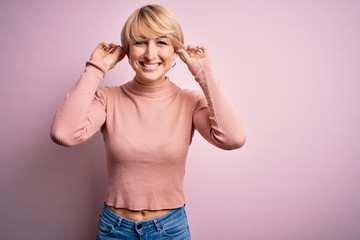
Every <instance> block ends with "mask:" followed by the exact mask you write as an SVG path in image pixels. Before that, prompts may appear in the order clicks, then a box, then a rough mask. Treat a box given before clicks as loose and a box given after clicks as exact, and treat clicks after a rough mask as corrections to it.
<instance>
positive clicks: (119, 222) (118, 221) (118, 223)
mask: <svg viewBox="0 0 360 240" xmlns="http://www.w3.org/2000/svg"><path fill="white" fill-rule="evenodd" d="M122 220H123V218H121V217H119V218H118V220H117V223H116V226H117V227H118V228H120V225H121V221H122Z"/></svg>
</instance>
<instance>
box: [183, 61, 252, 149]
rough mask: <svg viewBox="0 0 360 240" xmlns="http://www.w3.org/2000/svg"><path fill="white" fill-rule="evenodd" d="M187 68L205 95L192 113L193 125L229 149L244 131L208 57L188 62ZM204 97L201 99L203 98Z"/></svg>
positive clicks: (241, 139) (242, 138)
mask: <svg viewBox="0 0 360 240" xmlns="http://www.w3.org/2000/svg"><path fill="white" fill-rule="evenodd" d="M189 70H190V72H191V73H192V75H193V76H194V77H195V80H196V81H197V82H198V83H199V85H200V87H201V89H202V90H203V92H204V94H205V98H206V103H203V104H201V105H202V107H200V108H199V109H198V110H197V111H196V112H195V113H194V117H193V123H194V126H195V129H197V130H198V131H199V133H200V134H201V135H202V136H203V137H204V138H205V139H206V140H207V141H209V142H210V143H212V144H214V145H215V146H217V147H219V148H222V149H225V150H231V149H236V148H240V147H241V146H243V145H244V143H245V134H244V130H243V125H242V123H241V120H240V116H239V114H238V112H237V111H236V110H235V108H234V107H233V106H232V104H231V103H230V102H229V100H228V99H227V98H226V96H225V95H224V93H223V91H222V89H221V87H220V84H219V82H218V81H217V79H216V78H215V74H214V72H213V71H212V67H211V63H210V60H209V59H208V58H203V59H199V60H197V61H194V62H193V63H191V64H190V66H189ZM204 101H205V100H204Z"/></svg>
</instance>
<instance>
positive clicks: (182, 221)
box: [97, 204, 191, 240]
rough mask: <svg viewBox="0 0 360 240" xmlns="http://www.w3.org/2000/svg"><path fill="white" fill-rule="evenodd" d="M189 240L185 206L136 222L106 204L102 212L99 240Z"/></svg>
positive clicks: (99, 224)
mask: <svg viewBox="0 0 360 240" xmlns="http://www.w3.org/2000/svg"><path fill="white" fill-rule="evenodd" d="M116 239H126V240H143V239H146V240H151V239H156V240H166V239H173V240H189V239H191V237H190V230H189V225H188V221H187V217H186V212H185V206H184V207H181V208H177V209H174V210H172V211H170V212H168V213H166V214H165V215H163V216H161V217H159V218H155V219H152V220H146V221H145V220H144V221H138V222H134V221H131V220H128V219H126V218H123V217H121V216H119V215H117V214H116V213H114V212H112V211H111V210H110V209H109V208H108V207H107V206H106V204H104V208H103V210H102V212H101V214H100V219H99V223H98V233H97V240H116Z"/></svg>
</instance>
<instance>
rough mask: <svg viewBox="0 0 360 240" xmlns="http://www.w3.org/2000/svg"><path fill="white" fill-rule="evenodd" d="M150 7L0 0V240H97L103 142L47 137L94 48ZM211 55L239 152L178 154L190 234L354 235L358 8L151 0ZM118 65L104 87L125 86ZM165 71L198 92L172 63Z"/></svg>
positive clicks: (340, 1) (213, 238) (358, 187)
mask: <svg viewBox="0 0 360 240" xmlns="http://www.w3.org/2000/svg"><path fill="white" fill-rule="evenodd" d="M146 3H148V2H147V1H133V0H132V1H130V0H128V1H115V0H109V1H85V0H78V1H73V0H62V1H43V0H29V1H21V0H7V1H1V2H0V26H1V37H0V39H1V40H0V41H1V45H0V48H1V51H0V52H1V64H0V68H1V71H0V72H1V75H2V76H1V88H0V91H1V95H0V96H1V101H0V107H1V109H0V110H1V117H0V119H1V125H0V132H1V136H2V138H1V140H0V141H1V145H0V239H6V240H9V239H16V240H18V239H37V240H39V239H59V240H60V239H61V240H63V239H79V240H89V239H95V233H96V225H97V220H98V219H97V218H98V214H99V211H100V208H101V206H102V203H103V197H104V191H105V185H106V179H105V161H104V150H103V142H102V139H101V135H100V134H97V135H96V136H95V137H94V138H93V139H91V140H90V141H89V142H87V143H85V144H83V145H80V146H77V147H74V148H64V147H60V146H57V145H55V144H53V143H52V142H51V141H50V138H49V128H50V123H51V120H52V116H53V115H54V113H55V111H56V108H57V106H58V104H59V102H60V101H61V100H62V99H63V97H64V96H65V93H66V92H67V90H68V89H69V88H70V87H71V86H72V85H73V84H74V83H75V81H76V80H77V79H78V77H79V76H80V74H81V72H82V70H83V68H84V64H85V61H86V60H87V59H88V57H89V56H90V53H91V52H92V50H93V48H94V47H95V46H96V45H97V43H98V42H101V41H109V42H118V40H119V32H120V29H121V27H122V25H123V23H124V21H125V19H126V18H127V16H128V15H129V14H130V13H131V12H132V11H133V10H134V9H135V8H137V7H139V6H141V5H144V4H146ZM158 3H165V4H166V6H168V7H170V8H171V9H172V10H173V11H174V12H175V14H176V15H177V17H178V19H179V21H180V22H181V24H182V27H183V30H184V32H185V37H186V44H204V45H206V46H208V48H209V49H210V51H211V55H212V59H213V62H214V66H215V70H216V72H217V75H218V77H219V79H220V80H221V82H222V86H223V88H224V90H225V91H226V92H227V94H228V96H229V98H230V99H231V100H232V101H233V103H234V105H235V106H236V107H237V109H238V110H239V111H240V112H241V115H242V117H243V121H244V124H245V127H246V132H247V143H246V145H245V146H244V148H242V149H240V150H236V151H230V152H227V151H223V150H220V149H217V148H215V147H213V146H211V145H210V144H207V143H206V142H205V141H204V140H203V139H202V138H201V137H200V136H199V135H198V134H197V135H195V138H194V142H193V144H192V146H191V148H190V149H191V150H190V153H189V157H188V165H187V175H186V195H187V209H188V215H189V221H190V224H191V226H190V227H191V230H192V235H193V239H196V240H197V239H200V240H202V239H207V240H218V239H244V240H260V239H261V240H263V239H268V240H303V239H311V240H317V239H319V240H325V239H326V240H332V239H334V240H335V239H336V240H337V239H341V240H343V239H345V240H355V239H360V161H359V160H360V127H359V123H360V111H359V103H360V1H357V0H329V1H326V0H323V1H321V0H314V1H310V0H309V1H300V0H298V1H287V0H273V1H266V0H263V1H261V0H254V1H239V0H238V1H226V0H223V1H221V4H219V1H190V0H188V1H187V0H186V1H177V2H176V3H175V1H173V2H170V1H165V0H164V1H158ZM132 76H133V72H132V70H131V69H130V67H129V65H128V63H127V61H123V62H121V63H120V64H119V65H118V66H117V67H116V68H115V69H114V70H113V71H112V72H110V73H109V75H108V76H107V78H106V80H104V82H103V85H119V84H121V83H124V82H126V81H128V80H130V79H131V77H132ZM169 76H171V78H172V79H173V80H174V81H175V82H176V83H177V84H178V85H180V86H182V87H184V88H185V87H186V88H195V89H198V86H197V85H196V84H195V83H194V81H193V80H192V78H191V76H190V74H189V73H188V71H187V69H186V68H185V66H184V65H183V64H182V63H180V62H179V61H178V64H177V66H176V67H175V68H174V69H172V70H171V71H170V72H169Z"/></svg>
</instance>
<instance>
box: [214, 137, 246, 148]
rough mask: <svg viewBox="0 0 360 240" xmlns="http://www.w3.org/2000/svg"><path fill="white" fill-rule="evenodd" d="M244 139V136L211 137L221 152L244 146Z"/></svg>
mask: <svg viewBox="0 0 360 240" xmlns="http://www.w3.org/2000/svg"><path fill="white" fill-rule="evenodd" d="M245 142H246V137H245V135H244V134H235V135H234V134H231V135H228V136H224V135H220V136H217V135H213V143H214V144H215V146H217V147H219V148H221V149H223V150H235V149H239V148H241V147H242V146H244V145H245Z"/></svg>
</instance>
